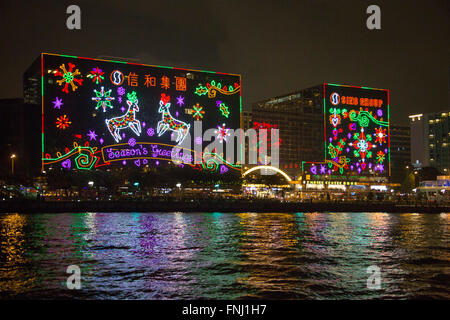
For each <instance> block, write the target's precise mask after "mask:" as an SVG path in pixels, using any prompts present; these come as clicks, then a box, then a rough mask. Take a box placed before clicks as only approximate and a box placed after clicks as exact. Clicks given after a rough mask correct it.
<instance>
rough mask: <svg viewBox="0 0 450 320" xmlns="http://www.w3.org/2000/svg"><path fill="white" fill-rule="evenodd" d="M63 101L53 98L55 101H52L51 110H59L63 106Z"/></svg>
mask: <svg viewBox="0 0 450 320" xmlns="http://www.w3.org/2000/svg"><path fill="white" fill-rule="evenodd" d="M62 101H63V99H62V98H61V99H59V98H58V97H56V98H55V101H52V103H53V108H55V109H61V107H62V105H63V104H64V103H63V102H62Z"/></svg>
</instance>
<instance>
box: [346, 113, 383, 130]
mask: <svg viewBox="0 0 450 320" xmlns="http://www.w3.org/2000/svg"><path fill="white" fill-rule="evenodd" d="M349 116H350V120H351V121H355V122H358V123H359V125H360V126H361V127H367V126H368V125H369V121H373V122H375V123H376V124H378V125H380V126H383V127H387V126H389V122H388V121H380V120H377V119H375V118H374V117H373V116H372V114H371V113H370V112H368V111H363V110H361V111H359V112H357V111H355V110H352V111H350V114H349Z"/></svg>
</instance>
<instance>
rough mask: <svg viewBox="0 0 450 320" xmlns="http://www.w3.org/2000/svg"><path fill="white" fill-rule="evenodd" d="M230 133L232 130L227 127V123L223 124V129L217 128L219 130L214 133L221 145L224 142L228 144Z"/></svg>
mask: <svg viewBox="0 0 450 320" xmlns="http://www.w3.org/2000/svg"><path fill="white" fill-rule="evenodd" d="M228 131H230V129H229V128H226V127H225V123H223V124H222V127H221V126H217V130H215V131H214V132H215V133H216V134H217V139H219V140H220V141H219V142H220V143H222V142H223V141H224V140H225V142H227V137H229V136H230V133H229V132H228Z"/></svg>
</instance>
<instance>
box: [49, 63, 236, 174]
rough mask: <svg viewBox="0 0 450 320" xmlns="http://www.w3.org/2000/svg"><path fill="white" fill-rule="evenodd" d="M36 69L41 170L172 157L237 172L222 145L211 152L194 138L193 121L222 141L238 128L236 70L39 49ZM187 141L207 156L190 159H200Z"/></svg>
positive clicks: (144, 163)
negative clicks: (39, 78) (39, 90)
mask: <svg viewBox="0 0 450 320" xmlns="http://www.w3.org/2000/svg"><path fill="white" fill-rule="evenodd" d="M41 72H42V170H47V169H48V168H49V167H52V166H53V167H55V166H58V167H59V168H64V169H67V170H71V169H77V170H94V169H105V168H111V167H113V166H134V167H141V166H159V165H163V164H164V163H172V164H175V165H178V166H181V167H184V166H190V167H192V168H194V169H199V170H206V171H210V172H218V173H226V172H234V171H238V172H240V165H238V164H235V163H231V162H230V161H228V160H229V159H230V157H229V156H228V155H226V154H224V153H223V152H225V148H224V151H223V152H221V153H215V152H216V150H208V149H207V148H206V149H204V148H205V147H206V146H207V145H208V144H209V143H210V142H211V141H203V139H202V136H198V135H197V136H196V137H194V121H201V122H202V131H205V130H207V129H210V128H212V129H215V130H216V133H217V135H216V139H218V140H220V142H224V143H226V139H227V137H228V136H229V131H230V129H237V128H239V127H240V110H241V101H242V100H241V77H240V75H232V74H225V73H218V72H210V71H198V70H188V69H181V68H172V67H160V66H148V65H142V64H136V63H129V62H128V63H127V62H120V61H110V60H98V59H89V58H82V57H75V56H65V55H55V54H42V55H41ZM201 134H202V133H201ZM187 137H189V138H190V139H191V140H192V143H191V146H192V148H191V149H189V150H187V149H186V148H185V147H184V146H185V144H183V146H181V144H182V143H183V142H186V141H185V139H187ZM194 144H197V145H201V148H200V149H201V150H202V151H204V152H205V153H206V152H207V153H208V154H209V157H207V159H206V160H201V161H200V163H195V162H196V161H194V159H196V158H198V157H200V159H204V157H203V156H202V155H203V153H202V154H200V155H199V154H196V153H195V151H194ZM196 150H197V153H198V150H199V148H197V149H196ZM174 159H175V161H174ZM233 159H235V157H233ZM197 162H198V161H197Z"/></svg>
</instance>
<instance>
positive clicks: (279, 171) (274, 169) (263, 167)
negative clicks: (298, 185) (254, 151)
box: [242, 165, 292, 182]
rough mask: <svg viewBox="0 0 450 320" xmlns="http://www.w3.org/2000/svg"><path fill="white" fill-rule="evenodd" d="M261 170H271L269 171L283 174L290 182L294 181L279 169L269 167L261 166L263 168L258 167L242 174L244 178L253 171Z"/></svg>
mask: <svg viewBox="0 0 450 320" xmlns="http://www.w3.org/2000/svg"><path fill="white" fill-rule="evenodd" d="M259 169H269V170H273V171H276V172H278V173H279V174H281V175H282V176H283V177H285V178H286V180H287V181H288V182H291V181H292V179H291V177H289V176H288V175H287V174H286V173H285V172H284V171H281V170H280V169H278V168H276V167H272V166H267V165H261V166H256V167H253V168H250V169H248V170H247V171H245V172H244V173H243V174H242V177H245V176H246V175H247V174H249V173H250V172H253V171H255V170H259Z"/></svg>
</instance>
